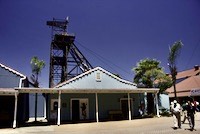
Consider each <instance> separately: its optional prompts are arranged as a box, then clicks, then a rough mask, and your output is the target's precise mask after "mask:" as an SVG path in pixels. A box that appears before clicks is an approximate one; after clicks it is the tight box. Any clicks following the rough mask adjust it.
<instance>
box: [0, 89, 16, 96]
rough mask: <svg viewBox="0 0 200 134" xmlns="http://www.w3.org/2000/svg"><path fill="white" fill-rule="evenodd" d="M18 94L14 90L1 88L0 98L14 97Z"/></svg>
mask: <svg viewBox="0 0 200 134" xmlns="http://www.w3.org/2000/svg"><path fill="white" fill-rule="evenodd" d="M15 93H18V91H16V90H15V89H14V88H0V96H14V95H15Z"/></svg>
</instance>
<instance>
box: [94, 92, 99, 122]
mask: <svg viewBox="0 0 200 134" xmlns="http://www.w3.org/2000/svg"><path fill="white" fill-rule="evenodd" d="M95 98H96V120H97V122H99V111H98V110H99V109H98V96H97V93H95Z"/></svg>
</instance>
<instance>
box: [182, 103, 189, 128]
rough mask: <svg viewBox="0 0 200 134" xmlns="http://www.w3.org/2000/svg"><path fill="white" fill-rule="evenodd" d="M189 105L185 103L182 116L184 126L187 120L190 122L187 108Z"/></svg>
mask: <svg viewBox="0 0 200 134" xmlns="http://www.w3.org/2000/svg"><path fill="white" fill-rule="evenodd" d="M187 105H188V103H185V104H183V105H182V114H183V120H182V123H183V124H184V123H185V121H186V119H187V120H188V116H187V110H186V106H187Z"/></svg>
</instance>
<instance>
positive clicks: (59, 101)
mask: <svg viewBox="0 0 200 134" xmlns="http://www.w3.org/2000/svg"><path fill="white" fill-rule="evenodd" d="M60 104H61V91H58V120H57V125H58V126H59V125H60Z"/></svg>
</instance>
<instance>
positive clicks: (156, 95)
mask: <svg viewBox="0 0 200 134" xmlns="http://www.w3.org/2000/svg"><path fill="white" fill-rule="evenodd" d="M155 97H156V113H157V117H160V114H159V108H158V93H155Z"/></svg>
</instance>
